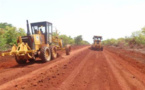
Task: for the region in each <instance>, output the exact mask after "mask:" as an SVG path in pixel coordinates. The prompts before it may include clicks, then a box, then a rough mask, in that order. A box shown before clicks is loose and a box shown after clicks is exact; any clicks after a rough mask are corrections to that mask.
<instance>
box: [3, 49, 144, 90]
mask: <svg viewBox="0 0 145 90" xmlns="http://www.w3.org/2000/svg"><path fill="white" fill-rule="evenodd" d="M89 48H90V46H79V47H77V48H74V49H73V50H72V52H71V55H69V56H66V55H65V54H64V52H61V54H60V56H59V57H58V58H57V59H55V60H52V61H50V62H47V63H41V62H39V61H36V62H35V63H33V64H32V63H28V64H26V65H21V66H20V65H17V64H16V63H15V61H14V60H13V59H14V58H13V57H7V58H6V59H9V60H5V59H4V58H3V57H0V59H2V60H1V64H0V90H145V55H144V54H141V53H136V52H133V51H126V50H123V49H117V48H112V47H106V48H105V49H104V51H93V50H91V49H89ZM3 59H4V60H3ZM9 62H11V63H9Z"/></svg>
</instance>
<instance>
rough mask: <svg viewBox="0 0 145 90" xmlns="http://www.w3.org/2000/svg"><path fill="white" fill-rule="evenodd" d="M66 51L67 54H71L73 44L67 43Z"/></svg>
mask: <svg viewBox="0 0 145 90" xmlns="http://www.w3.org/2000/svg"><path fill="white" fill-rule="evenodd" d="M65 51H66V55H70V51H71V46H70V45H66V47H65Z"/></svg>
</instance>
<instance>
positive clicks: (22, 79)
mask: <svg viewBox="0 0 145 90" xmlns="http://www.w3.org/2000/svg"><path fill="white" fill-rule="evenodd" d="M87 48H88V46H86V47H84V48H81V49H78V50H76V51H73V52H72V53H71V54H72V55H70V56H66V55H64V56H62V57H63V58H61V60H57V62H55V63H52V65H49V64H48V63H45V66H43V67H41V68H38V69H36V70H34V71H32V72H29V73H27V74H25V75H23V76H21V77H18V78H14V79H11V80H10V81H8V82H5V83H3V84H1V85H0V90H1V89H5V88H7V87H9V88H10V87H14V86H16V87H17V86H18V85H20V84H27V83H26V82H27V80H34V79H32V78H34V77H36V76H37V75H41V73H43V72H46V71H47V70H48V69H49V68H50V69H51V68H52V67H53V68H55V67H56V66H57V65H59V64H61V63H64V62H68V61H67V60H69V59H70V58H71V57H75V55H77V54H78V52H81V51H84V50H86V49H87ZM59 59H60V58H59ZM63 59H64V60H63ZM47 64H48V65H47ZM34 66H35V65H34ZM36 66H37V65H36ZM24 69H26V70H28V69H29V68H27V66H26V67H24ZM20 70H21V69H18V70H17V71H20ZM0 76H1V75H0ZM38 78H39V77H38ZM0 79H2V78H0ZM36 79H37V78H36ZM22 89H24V88H23V87H22Z"/></svg>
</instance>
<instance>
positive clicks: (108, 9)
mask: <svg viewBox="0 0 145 90" xmlns="http://www.w3.org/2000/svg"><path fill="white" fill-rule="evenodd" d="M26 19H28V20H29V22H38V21H49V22H52V23H53V25H54V27H56V28H57V29H58V30H59V32H61V34H67V35H70V36H72V37H75V36H77V35H83V39H85V40H87V41H89V42H92V37H93V35H102V36H103V38H104V39H108V38H119V37H124V36H130V35H131V33H132V32H134V31H136V30H140V29H141V28H142V27H144V26H145V0H0V22H8V23H11V24H13V25H14V26H16V27H22V28H24V29H26Z"/></svg>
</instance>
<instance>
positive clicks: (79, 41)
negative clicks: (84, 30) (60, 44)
mask: <svg viewBox="0 0 145 90" xmlns="http://www.w3.org/2000/svg"><path fill="white" fill-rule="evenodd" d="M74 40H75V44H77V45H80V44H81V42H82V40H83V39H82V35H78V36H76V37H75V38H74Z"/></svg>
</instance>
